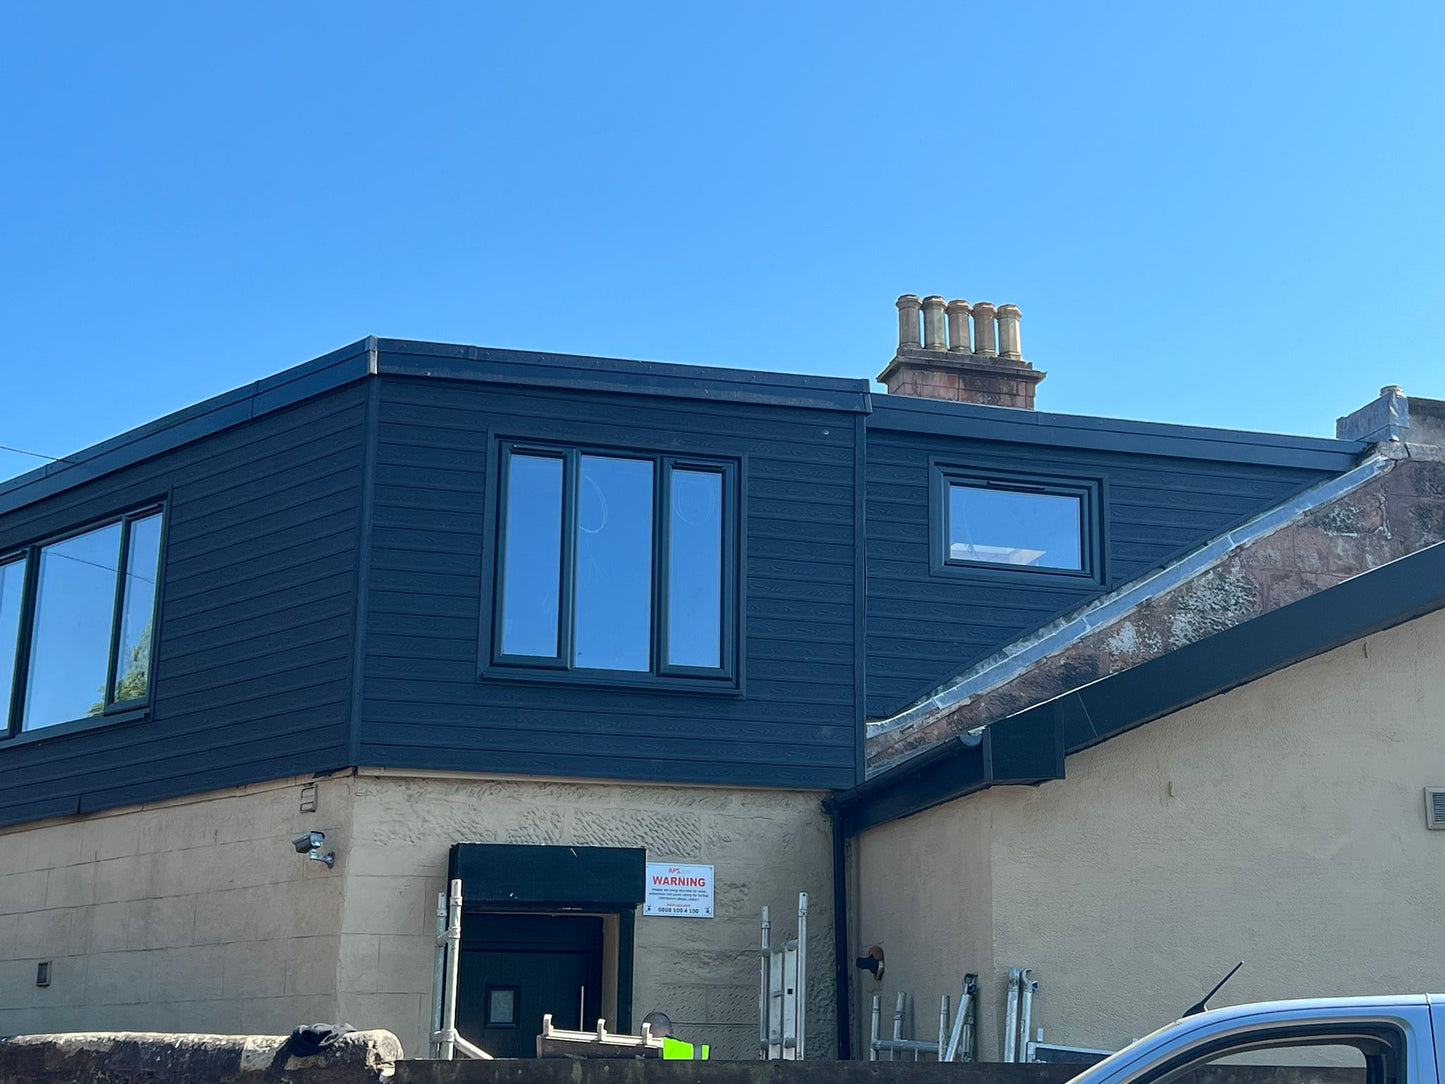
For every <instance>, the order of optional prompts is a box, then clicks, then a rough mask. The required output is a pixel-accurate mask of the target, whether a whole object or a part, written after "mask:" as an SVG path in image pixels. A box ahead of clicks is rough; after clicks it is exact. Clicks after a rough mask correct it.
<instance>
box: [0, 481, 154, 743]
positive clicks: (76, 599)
mask: <svg viewBox="0 0 1445 1084" xmlns="http://www.w3.org/2000/svg"><path fill="white" fill-rule="evenodd" d="M160 553H161V510H160V509H159V508H148V509H145V510H143V511H139V512H134V513H130V514H128V515H125V516H122V517H120V518H119V519H116V520H113V521H111V522H108V523H105V524H102V525H100V526H97V527H92V528H90V529H88V530H85V531H81V532H77V533H75V534H71V535H68V536H66V537H64V538H59V539H56V540H54V541H51V542H44V543H40V544H38V545H34V546H30V547H29V548H27V549H25V550H22V551H20V552H19V553H13V554H10V555H8V556H6V557H3V558H0V711H3V712H4V721H5V725H4V726H3V727H0V737H12V736H14V735H16V734H19V733H29V732H32V731H40V730H47V729H50V728H52V727H57V726H61V725H63V724H66V723H74V722H78V721H82V720H86V719H92V718H95V717H97V716H106V715H116V714H120V713H125V712H128V711H132V710H135V709H138V708H140V707H143V706H144V705H145V703H146V701H147V700H148V698H149V696H150V687H151V646H152V641H153V639H154V629H155V613H156V581H157V578H158V576H159V570H160Z"/></svg>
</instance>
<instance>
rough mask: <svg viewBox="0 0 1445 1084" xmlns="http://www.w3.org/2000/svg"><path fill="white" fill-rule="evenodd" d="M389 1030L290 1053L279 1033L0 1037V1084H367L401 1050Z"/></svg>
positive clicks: (386, 1075)
mask: <svg viewBox="0 0 1445 1084" xmlns="http://www.w3.org/2000/svg"><path fill="white" fill-rule="evenodd" d="M401 1054H402V1051H401V1043H400V1042H398V1041H397V1038H396V1036H395V1035H393V1034H392V1033H391V1032H389V1031H358V1032H353V1033H352V1034H350V1035H345V1036H342V1037H341V1038H340V1039H338V1040H337V1041H336V1042H335V1043H334V1044H332V1045H331V1046H328V1047H327V1048H326V1049H325V1050H323V1051H322V1052H321V1053H320V1054H317V1055H315V1056H314V1057H307V1058H298V1057H292V1056H290V1055H288V1054H287V1052H286V1036H284V1035H167V1034H164V1033H160V1032H146V1031H122V1032H93V1033H85V1032H76V1033H70V1034H63V1035H19V1036H16V1037H15V1038H12V1039H0V1084H61V1082H66V1084H262V1082H263V1081H264V1082H265V1084H373V1082H376V1081H385V1080H389V1079H391V1077H392V1073H393V1071H394V1067H395V1065H396V1062H397V1061H398V1059H399V1058H400V1057H401Z"/></svg>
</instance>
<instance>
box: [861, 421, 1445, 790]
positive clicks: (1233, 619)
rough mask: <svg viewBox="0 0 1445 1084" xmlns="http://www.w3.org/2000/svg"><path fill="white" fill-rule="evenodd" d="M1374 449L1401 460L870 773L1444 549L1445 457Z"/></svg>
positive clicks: (883, 739) (937, 724)
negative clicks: (1411, 557) (1420, 553)
mask: <svg viewBox="0 0 1445 1084" xmlns="http://www.w3.org/2000/svg"><path fill="white" fill-rule="evenodd" d="M1379 447H1380V449H1381V451H1382V452H1384V453H1385V454H1389V455H1392V456H1394V457H1396V462H1394V463H1393V464H1391V466H1390V468H1389V469H1388V470H1386V471H1384V472H1383V473H1381V474H1379V475H1377V476H1375V477H1374V478H1372V479H1370V480H1369V481H1367V482H1365V483H1364V484H1362V485H1360V486H1359V487H1357V488H1356V489H1353V490H1351V491H1350V492H1348V493H1346V494H1344V495H1342V496H1340V497H1338V498H1336V499H1335V500H1332V501H1327V502H1325V503H1323V504H1321V505H1319V506H1317V507H1315V508H1312V509H1309V510H1308V511H1307V512H1305V513H1304V514H1302V515H1301V516H1300V517H1299V518H1297V519H1295V520H1292V521H1290V522H1288V523H1286V524H1284V525H1283V526H1281V527H1280V528H1279V529H1278V530H1276V531H1274V532H1272V533H1270V534H1268V535H1265V536H1264V537H1262V538H1259V539H1257V540H1255V541H1253V542H1250V543H1248V544H1245V545H1242V546H1240V547H1239V548H1237V549H1235V550H1234V551H1232V552H1231V553H1230V554H1229V555H1228V556H1227V557H1225V558H1224V560H1223V561H1221V562H1220V563H1218V564H1217V565H1215V566H1213V567H1212V568H1210V569H1209V570H1208V571H1206V572H1204V573H1202V574H1201V575H1198V576H1195V577H1193V578H1192V579H1189V580H1187V581H1185V582H1184V583H1181V584H1179V585H1178V586H1177V587H1175V588H1173V589H1172V590H1169V591H1166V592H1163V593H1161V594H1159V595H1156V596H1154V597H1153V598H1150V599H1149V600H1148V601H1146V602H1145V603H1143V604H1142V605H1140V606H1139V607H1137V608H1136V609H1134V610H1132V611H1130V612H1129V613H1127V614H1126V615H1125V616H1124V617H1122V618H1121V619H1120V620H1118V621H1115V622H1113V623H1111V624H1108V625H1104V626H1101V627H1099V628H1096V629H1094V630H1092V631H1090V632H1089V633H1087V634H1085V635H1083V636H1081V637H1079V638H1078V639H1076V640H1074V641H1072V642H1071V643H1069V644H1068V645H1067V646H1065V647H1064V648H1063V649H1062V650H1061V651H1059V652H1057V653H1056V654H1054V655H1051V656H1049V657H1048V658H1045V659H1043V660H1042V661H1040V662H1039V663H1038V664H1036V665H1034V666H1032V667H1030V668H1029V669H1028V670H1025V671H1024V672H1022V673H1020V674H1018V675H1016V676H1015V677H1013V678H1011V679H1009V680H1007V681H1004V682H1003V683H1001V684H999V685H997V686H995V687H993V688H991V689H987V690H986V691H984V692H981V693H979V694H978V695H976V696H974V697H972V698H971V699H968V700H966V701H964V702H963V703H962V704H960V705H959V706H957V707H955V708H952V709H950V710H949V711H947V712H944V713H941V714H939V715H935V716H932V717H929V718H924V719H922V720H920V721H919V722H917V723H915V724H912V725H909V726H905V727H900V728H898V729H896V730H885V731H883V732H882V733H879V734H876V735H873V736H871V737H869V739H868V744H867V760H868V773H869V774H870V775H873V774H876V773H877V772H880V771H883V770H884V769H886V768H889V767H892V766H894V765H895V764H898V763H900V762H902V761H904V760H906V759H908V757H910V756H911V755H913V754H915V753H917V752H920V751H922V750H923V749H924V748H927V747H929V746H932V745H935V744H937V743H938V742H940V741H944V740H946V739H948V738H950V737H954V736H956V735H959V734H962V733H964V732H966V731H968V730H971V729H973V728H975V727H979V726H983V725H985V724H987V723H991V722H993V721H995V720H998V719H1002V718H1004V717H1006V716H1008V715H1012V714H1013V713H1015V712H1018V711H1022V710H1023V709H1024V708H1027V707H1031V706H1033V705H1034V704H1039V703H1042V702H1043V701H1045V700H1050V699H1052V698H1053V697H1055V696H1059V695H1061V694H1063V693H1066V692H1068V691H1069V690H1071V689H1076V688H1078V687H1079V686H1081V685H1086V684H1088V683H1089V682H1092V681H1096V680H1098V679H1099V678H1102V677H1106V676H1108V675H1109V674H1112V673H1116V672H1118V671H1120V670H1127V669H1129V668H1130V667H1132V666H1137V665H1139V664H1140V663H1142V662H1146V661H1148V660H1149V659H1152V658H1155V657H1156V656H1159V655H1162V654H1164V653H1166V652H1168V651H1173V650H1175V649H1176V648H1180V647H1184V646H1185V645H1186V644H1191V643H1195V642H1196V641H1199V640H1203V639H1204V638H1205V637H1207V636H1211V635H1213V634H1214V633H1216V632H1221V631H1223V630H1224V629H1227V628H1231V627H1232V626H1234V625H1238V624H1242V623H1243V622H1245V621H1248V620H1249V619H1251V618H1253V617H1257V616H1259V615H1260V614H1263V613H1267V612H1268V611H1270V610H1275V609H1278V608H1279V607H1281V606H1286V605H1288V604H1289V603H1291V602H1295V601H1298V600H1299V599H1302V598H1304V597H1305V596H1307V595H1313V594H1316V593H1317V592H1319V591H1323V590H1325V589H1327V588H1329V587H1333V586H1334V585H1335V584H1337V583H1342V582H1343V581H1345V580H1347V579H1349V578H1350V577H1352V576H1356V575H1359V574H1360V573H1362V572H1366V571H1368V570H1369V569H1372V568H1375V567H1377V566H1379V565H1383V564H1385V563H1387V562H1389V561H1393V560H1395V559H1396V558H1399V557H1404V556H1406V555H1408V554H1411V553H1414V552H1416V551H1417V550H1421V549H1424V548H1425V547H1427V546H1431V545H1435V544H1437V543H1440V542H1442V541H1445V462H1442V461H1441V451H1440V449H1439V448H1432V447H1425V446H1407V445H1404V444H1394V445H1380V446H1379Z"/></svg>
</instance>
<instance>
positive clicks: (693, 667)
mask: <svg viewBox="0 0 1445 1084" xmlns="http://www.w3.org/2000/svg"><path fill="white" fill-rule="evenodd" d="M500 462H501V475H502V478H501V486H500V492H501V504H500V508H499V513H500V521H501V530H500V531H499V536H498V537H499V545H498V569H497V580H496V582H497V597H496V600H495V608H494V609H495V616H494V627H493V651H492V661H493V663H495V664H497V665H500V666H522V667H542V668H544V669H551V670H564V671H577V672H588V673H593V674H612V675H617V676H627V675H654V676H674V677H698V678H724V679H726V678H730V677H731V676H732V673H733V655H734V651H733V645H732V641H733V629H734V623H735V617H734V615H735V611H736V575H737V574H736V568H735V565H736V546H735V543H734V541H733V538H734V535H735V533H736V522H737V519H736V517H737V511H736V505H737V468H736V464H733V463H729V462H712V461H698V460H693V459H685V458H682V457H677V456H668V455H642V454H631V453H612V452H601V451H587V450H580V449H561V448H540V447H531V446H527V445H522V444H507V445H504V446H503V448H502V454H501V457H500Z"/></svg>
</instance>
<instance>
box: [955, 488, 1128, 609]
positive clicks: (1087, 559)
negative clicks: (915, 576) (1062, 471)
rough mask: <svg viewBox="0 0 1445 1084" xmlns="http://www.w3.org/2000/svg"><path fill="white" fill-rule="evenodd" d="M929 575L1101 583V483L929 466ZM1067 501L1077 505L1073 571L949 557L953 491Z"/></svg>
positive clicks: (1102, 521) (1102, 519)
mask: <svg viewBox="0 0 1445 1084" xmlns="http://www.w3.org/2000/svg"><path fill="white" fill-rule="evenodd" d="M929 474H930V478H931V484H930V486H929V515H928V519H929V525H930V526H929V547H928V548H929V569H930V571H931V572H932V573H933V575H936V576H952V577H957V576H964V577H984V578H987V579H1010V580H1017V581H1019V582H1025V583H1027V582H1040V581H1047V580H1054V581H1055V582H1071V583H1078V582H1079V581H1081V580H1082V581H1085V582H1091V583H1097V584H1102V583H1103V582H1104V505H1105V499H1106V497H1107V493H1106V490H1105V485H1104V480H1103V479H1102V478H1086V477H1075V476H1068V475H1058V474H1032V473H1021V472H1014V471H999V470H992V469H980V468H977V467H972V466H968V465H965V464H960V463H956V462H947V461H943V460H930V461H929ZM956 485H958V486H966V487H969V488H973V489H991V490H1001V491H1005V492H1011V493H1037V494H1044V495H1048V496H1056V497H1073V498H1075V499H1076V500H1078V502H1079V563H1080V567H1079V568H1055V567H1049V566H1042V565H1016V564H1009V563H1008V562H1005V561H971V560H963V559H961V558H956V557H951V556H950V555H949V549H950V547H949V530H948V526H949V525H948V519H949V503H950V502H949V495H950V490H951V488H952V487H953V486H956Z"/></svg>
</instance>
